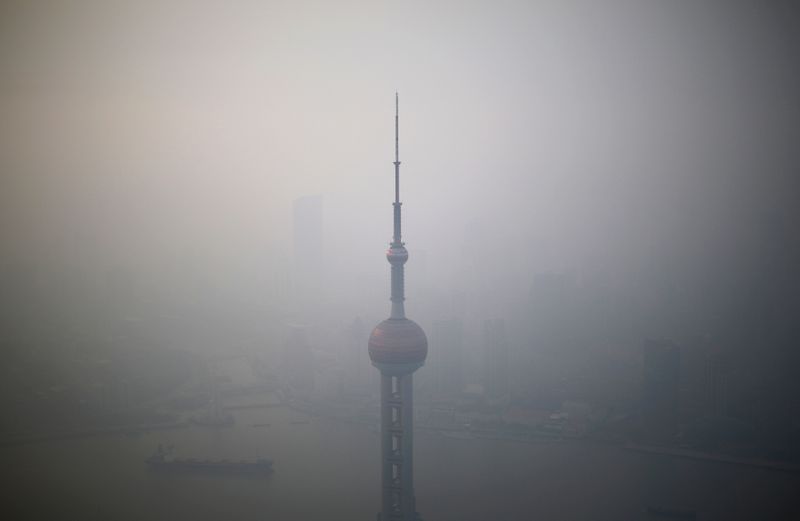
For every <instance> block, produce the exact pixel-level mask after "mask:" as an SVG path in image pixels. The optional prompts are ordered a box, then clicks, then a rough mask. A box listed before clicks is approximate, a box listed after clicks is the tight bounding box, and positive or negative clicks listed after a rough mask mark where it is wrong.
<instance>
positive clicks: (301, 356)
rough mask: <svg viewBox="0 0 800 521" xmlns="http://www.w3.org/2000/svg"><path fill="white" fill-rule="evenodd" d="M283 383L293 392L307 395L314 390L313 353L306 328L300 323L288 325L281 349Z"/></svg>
mask: <svg viewBox="0 0 800 521" xmlns="http://www.w3.org/2000/svg"><path fill="white" fill-rule="evenodd" d="M282 374H283V378H284V384H285V385H286V386H287V387H288V388H289V389H290V390H291V391H292V392H293V393H295V394H297V395H300V396H304V397H308V396H310V395H311V394H312V393H313V392H314V353H313V352H312V351H311V345H310V344H309V341H308V330H307V327H306V326H303V325H300V324H291V325H289V331H288V336H287V339H286V343H285V344H284V351H283V371H282Z"/></svg>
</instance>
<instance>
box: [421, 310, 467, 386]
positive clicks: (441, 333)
mask: <svg viewBox="0 0 800 521" xmlns="http://www.w3.org/2000/svg"><path fill="white" fill-rule="evenodd" d="M463 330H464V328H463V325H462V323H461V319H458V318H450V319H447V320H437V321H436V322H434V323H433V331H432V334H431V343H432V344H433V346H434V356H433V360H431V362H432V363H431V366H432V367H431V369H433V374H434V383H433V388H434V390H435V391H436V392H438V393H443V394H447V395H455V394H458V393H459V392H461V389H462V388H463V386H464V381H463ZM426 370H427V369H426Z"/></svg>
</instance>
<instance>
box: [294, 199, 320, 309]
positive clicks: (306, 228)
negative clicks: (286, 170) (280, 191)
mask: <svg viewBox="0 0 800 521" xmlns="http://www.w3.org/2000/svg"><path fill="white" fill-rule="evenodd" d="M292 217H293V220H292V239H293V252H294V255H293V258H292V286H293V295H292V296H293V300H294V302H293V304H294V305H293V308H294V309H295V311H298V312H300V314H301V316H302V317H303V318H304V319H310V318H311V317H312V316H313V315H314V309H312V307H313V306H314V305H316V304H318V303H319V302H320V301H321V299H320V294H321V292H322V291H323V288H324V282H325V281H324V276H323V271H322V270H323V263H321V262H320V261H319V260H320V259H321V258H323V253H324V252H323V228H322V226H323V225H322V196H321V195H312V196H305V197H301V198H299V199H296V200H295V201H294V205H293V212H292Z"/></svg>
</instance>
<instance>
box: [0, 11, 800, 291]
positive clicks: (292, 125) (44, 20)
mask: <svg viewBox="0 0 800 521" xmlns="http://www.w3.org/2000/svg"><path fill="white" fill-rule="evenodd" d="M789 5H790V3H786V4H785V6H784V4H781V3H779V2H770V3H768V5H766V3H763V2H756V1H753V2H634V1H631V2H594V1H592V2H503V1H493V2H419V3H416V2H329V1H320V2H298V1H287V2H269V1H264V2H262V1H238V2H197V1H191V2H190V1H185V2H181V1H168V2H164V1H157V2H156V1H153V2H149V1H136V2H113V1H81V0H77V1H51V2H40V1H4V2H3V3H2V7H0V175H2V187H1V188H0V203H2V204H1V206H0V219H1V220H2V225H0V226H1V227H0V230H1V231H2V233H3V235H4V236H5V238H4V239H3V248H2V249H3V250H4V256H6V257H8V258H11V259H12V260H19V259H22V260H26V259H46V260H47V261H53V260H54V259H64V260H65V261H69V262H71V263H78V264H82V263H83V264H93V263H97V264H98V265H101V266H104V265H110V264H123V265H130V266H133V267H137V266H147V265H149V264H153V263H158V262H161V261H163V260H165V259H166V260H167V261H169V262H180V261H181V259H184V258H186V257H197V258H202V259H204V260H203V262H207V263H210V265H211V266H214V265H217V264H218V265H220V266H229V267H231V269H233V268H235V267H236V266H240V265H247V264H248V263H258V262H266V261H264V260H263V259H264V258H265V257H267V258H270V257H271V256H272V257H280V256H281V255H283V256H284V262H285V261H286V259H288V256H289V255H290V251H291V249H290V248H289V247H288V245H289V244H290V243H289V241H290V237H289V235H290V231H291V221H290V219H291V203H292V201H293V200H294V199H295V198H297V197H300V196H303V195H307V194H322V195H323V196H324V200H325V216H326V223H325V226H326V233H327V234H326V248H325V251H326V253H325V256H326V258H327V259H328V261H329V262H330V263H331V265H332V266H335V267H336V266H338V267H341V266H345V265H348V266H351V267H355V268H357V269H363V270H366V272H361V273H359V272H354V271H350V272H349V273H351V275H350V276H352V277H360V276H362V275H363V276H364V277H367V279H365V280H373V279H370V278H369V277H373V278H374V280H375V281H378V280H380V281H381V282H380V284H381V290H383V289H386V288H388V285H386V284H385V282H386V281H385V280H384V279H385V278H386V277H387V276H388V275H387V266H386V264H385V262H384V261H382V260H380V256H381V252H382V249H383V247H384V246H385V245H386V243H387V242H388V240H389V238H390V234H391V229H390V221H391V206H390V202H391V198H392V180H391V176H392V171H393V170H392V165H391V161H392V154H393V151H392V146H393V136H392V132H393V121H392V116H393V109H394V106H393V101H394V100H393V97H394V92H395V90H397V91H399V92H400V106H401V124H400V126H401V159H402V161H403V166H402V197H403V200H404V201H405V206H404V211H405V214H404V218H405V223H406V225H405V230H404V232H405V236H406V240H407V242H408V245H409V250H410V252H411V259H412V261H411V262H410V263H409V270H410V271H409V273H410V275H409V276H410V277H411V276H413V259H414V254H415V251H421V250H424V251H425V252H426V256H427V262H426V265H427V267H428V270H429V271H430V277H431V279H432V280H439V279H446V278H448V277H450V276H451V272H452V270H451V267H452V266H453V265H454V264H457V263H458V262H460V260H459V258H460V257H462V256H464V255H468V256H473V257H474V258H476V259H478V261H476V262H479V260H480V259H487V261H486V262H487V263H486V264H485V265H486V266H487V271H489V269H488V268H489V267H491V271H494V272H497V271H500V272H508V274H509V276H511V275H514V274H519V273H527V272H530V271H536V270H562V269H577V270H590V269H591V268H592V267H602V268H603V269H607V268H608V267H609V266H628V265H630V266H635V265H636V264H637V263H640V264H641V263H646V262H647V259H649V258H651V257H653V258H663V257H668V259H667V261H665V262H668V263H669V262H672V263H677V264H679V265H681V263H685V262H686V261H685V259H684V257H686V258H690V259H693V258H696V257H697V258H700V257H703V256H707V257H708V256H710V257H711V258H714V257H715V256H717V255H719V256H721V257H725V258H727V257H729V256H730V255H733V256H736V257H740V256H741V257H747V255H749V254H750V253H748V252H749V251H751V250H752V248H753V247H754V246H753V244H754V243H753V241H754V240H756V239H757V238H759V237H761V236H762V235H763V233H762V232H763V230H764V229H773V228H781V226H782V228H781V229H782V230H783V231H780V234H779V235H776V237H778V239H777V240H783V239H782V237H789V236H793V235H794V234H793V233H791V232H789V230H791V226H789V224H788V222H790V221H791V219H790V215H791V214H790V212H791V210H792V208H793V207H794V203H795V202H796V200H797V191H796V184H795V183H794V177H795V176H796V175H797V172H798V164H800V161H798V152H797V142H798V131H797V130H798V124H797V123H798V112H799V111H798V94H797V93H798V92H800V81H798V78H800V75H799V74H798V67H800V65H798V64H800V60H798V55H797V51H796V48H797V43H798V37H797V34H798V33H800V25H799V24H798V16H797V15H796V13H795V12H794V11H793V10H791V9H790V8H789V7H788V6H789ZM467 230H470V232H469V233H470V234H471V236H470V237H467ZM737 248H740V249H737ZM751 253H752V252H751ZM500 254H502V255H503V256H504V259H505V260H504V262H503V263H499V264H492V263H491V262H489V260H492V259H494V260H496V257H497V256H498V255H500ZM669 259H673V260H669ZM675 259H677V260H675ZM215 263H217V264H215ZM343 276H346V275H343ZM384 286H385V287H384ZM387 291H388V290H387Z"/></svg>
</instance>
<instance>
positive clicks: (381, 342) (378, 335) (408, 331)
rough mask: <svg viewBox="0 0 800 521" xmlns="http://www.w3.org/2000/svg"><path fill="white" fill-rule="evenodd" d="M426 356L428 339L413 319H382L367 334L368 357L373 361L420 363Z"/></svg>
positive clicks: (382, 362) (383, 362)
mask: <svg viewBox="0 0 800 521" xmlns="http://www.w3.org/2000/svg"><path fill="white" fill-rule="evenodd" d="M426 356H428V339H427V337H426V336H425V332H424V331H423V330H422V328H421V327H419V326H418V325H417V323H416V322H414V321H413V320H409V319H407V318H390V319H387V320H384V321H383V322H381V323H380V324H378V325H377V326H375V329H373V330H372V334H371V335H370V336H369V357H370V359H372V361H373V362H374V363H381V364H422V363H423V362H424V361H425V357H426Z"/></svg>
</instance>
